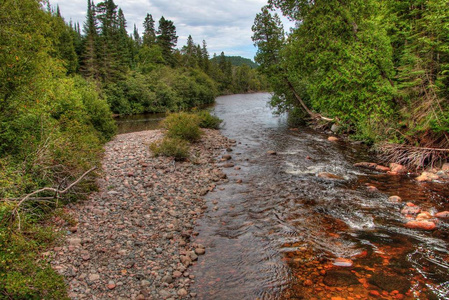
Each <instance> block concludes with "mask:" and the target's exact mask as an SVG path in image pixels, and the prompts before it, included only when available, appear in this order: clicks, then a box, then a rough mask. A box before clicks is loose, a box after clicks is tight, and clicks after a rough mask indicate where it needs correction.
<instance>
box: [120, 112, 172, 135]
mask: <svg viewBox="0 0 449 300" xmlns="http://www.w3.org/2000/svg"><path fill="white" fill-rule="evenodd" d="M164 118H165V114H163V113H162V114H161V113H159V114H140V115H133V116H121V117H117V118H115V121H116V123H117V133H118V134H121V133H128V132H136V131H144V130H153V129H159V128H160V122H161V121H162V120H163V119H164Z"/></svg>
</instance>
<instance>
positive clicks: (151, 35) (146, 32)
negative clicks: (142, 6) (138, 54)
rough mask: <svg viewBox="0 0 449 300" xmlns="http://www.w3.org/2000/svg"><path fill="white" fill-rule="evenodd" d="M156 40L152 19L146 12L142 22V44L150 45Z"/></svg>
mask: <svg viewBox="0 0 449 300" xmlns="http://www.w3.org/2000/svg"><path fill="white" fill-rule="evenodd" d="M155 42H156V30H155V27H154V20H153V16H152V15H151V14H148V13H147V16H146V17H145V21H144V22H143V45H145V46H147V47H151V46H152V45H154V43H155Z"/></svg>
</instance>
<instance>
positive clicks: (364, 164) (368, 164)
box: [354, 161, 377, 169]
mask: <svg viewBox="0 0 449 300" xmlns="http://www.w3.org/2000/svg"><path fill="white" fill-rule="evenodd" d="M354 167H359V168H366V169H375V168H376V167H377V164H376V163H372V162H366V161H363V162H359V163H356V164H354Z"/></svg>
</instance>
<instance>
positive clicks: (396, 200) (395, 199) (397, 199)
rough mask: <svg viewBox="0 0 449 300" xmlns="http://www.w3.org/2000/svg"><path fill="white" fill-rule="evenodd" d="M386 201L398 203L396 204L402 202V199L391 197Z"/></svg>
mask: <svg viewBox="0 0 449 300" xmlns="http://www.w3.org/2000/svg"><path fill="white" fill-rule="evenodd" d="M388 201H390V202H393V203H398V202H402V199H401V197H399V196H391V197H389V198H388Z"/></svg>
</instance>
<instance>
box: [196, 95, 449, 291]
mask: <svg viewBox="0 0 449 300" xmlns="http://www.w3.org/2000/svg"><path fill="white" fill-rule="evenodd" d="M269 97H270V95H269V94H250V95H233V96H225V97H219V98H217V100H216V105H215V107H214V109H213V110H214V114H215V115H217V116H218V117H220V118H221V119H223V120H224V123H223V126H222V129H221V130H222V133H223V135H225V136H227V137H228V138H231V139H234V140H236V141H237V142H238V143H237V145H236V147H234V148H233V151H232V152H230V154H231V155H232V160H231V161H232V162H233V163H234V164H235V168H226V169H225V172H226V173H227V176H228V178H229V182H228V183H226V184H224V185H220V186H218V187H217V189H216V190H215V191H214V192H212V193H209V194H208V195H207V196H206V201H207V203H208V210H207V211H206V213H205V215H204V216H203V218H202V219H201V220H200V221H199V222H198V224H197V226H196V231H197V232H198V236H197V237H196V238H195V242H197V243H201V244H203V245H205V246H206V249H207V251H206V254H205V255H204V256H201V257H200V258H199V260H198V263H197V264H196V265H195V266H193V267H192V269H191V273H193V274H194V275H195V284H194V285H193V287H192V290H193V292H195V293H196V294H197V295H198V299H334V300H338V299H370V298H371V297H373V298H376V297H378V298H383V299H448V298H449V276H448V275H449V272H448V270H449V251H448V242H449V234H448V228H449V226H448V223H447V222H444V221H440V222H439V223H438V227H437V229H436V230H433V231H420V230H412V229H407V228H405V227H404V223H405V222H406V221H407V219H406V218H405V217H404V216H403V215H402V214H401V209H402V208H403V207H404V206H405V203H407V202H412V203H414V204H416V205H418V206H420V207H421V208H422V209H423V210H425V211H429V212H431V213H434V212H436V211H442V210H449V200H448V199H449V188H448V186H447V184H439V183H417V182H416V181H415V180H414V179H413V177H412V176H390V175H386V174H384V173H379V172H376V171H371V170H365V169H360V168H357V167H354V166H353V165H354V163H357V162H361V161H373V160H375V158H374V157H373V155H372V154H371V153H369V152H368V151H367V149H366V148H365V147H364V146H362V145H358V144H356V143H351V142H347V141H339V142H330V141H328V140H327V137H328V136H327V135H325V134H323V133H320V132H316V131H314V130H312V129H309V128H307V127H302V128H299V129H298V130H291V129H289V128H288V126H287V125H286V118H285V116H277V115H274V114H273V113H272V110H271V109H270V108H269V107H268V106H267V102H268V100H269ZM268 151H276V153H277V155H270V154H268ZM323 172H326V173H330V174H333V175H335V178H321V177H319V176H318V174H320V173H323ZM368 186H375V187H376V188H377V190H374V191H373V190H370V189H369V188H368ZM393 195H397V196H400V197H401V198H402V199H403V201H402V202H400V203H392V202H390V201H389V200H388V198H389V197H390V196H393Z"/></svg>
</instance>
